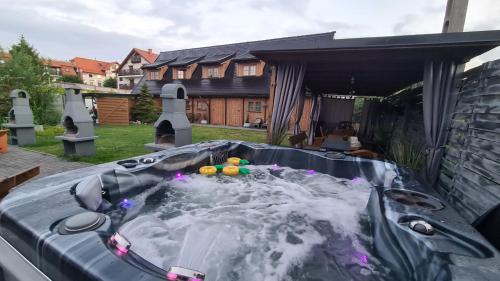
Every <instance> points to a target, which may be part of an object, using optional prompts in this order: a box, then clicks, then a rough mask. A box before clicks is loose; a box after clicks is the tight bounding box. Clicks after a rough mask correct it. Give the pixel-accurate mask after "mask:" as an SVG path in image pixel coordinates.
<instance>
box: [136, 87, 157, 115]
mask: <svg viewBox="0 0 500 281" xmlns="http://www.w3.org/2000/svg"><path fill="white" fill-rule="evenodd" d="M159 111H160V110H159V108H158V107H157V106H156V103H155V101H154V100H153V95H151V93H150V92H149V89H148V87H147V86H146V85H143V86H142V87H141V92H140V93H139V95H138V96H137V98H136V100H135V105H134V107H133V108H132V119H133V120H134V121H141V122H143V123H152V122H154V121H156V119H158V113H159Z"/></svg>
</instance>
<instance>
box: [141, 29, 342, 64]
mask: <svg viewBox="0 0 500 281" xmlns="http://www.w3.org/2000/svg"><path fill="white" fill-rule="evenodd" d="M334 35H335V32H327V33H319V34H311V35H303V36H293V37H285V38H277V39H268V40H260V41H251V42H243V43H234V44H226V45H217V46H210V47H202V48H193V49H184V50H176V51H166V52H161V53H160V55H159V56H158V58H157V59H156V61H155V63H161V62H166V61H172V62H170V63H168V65H183V64H184V65H185V64H186V63H185V62H186V61H187V60H189V59H192V58H195V57H197V58H205V57H206V58H209V57H212V56H216V55H219V54H233V55H234V59H235V60H238V59H244V60H248V59H257V58H256V57H255V56H254V55H252V54H251V53H250V51H252V50H259V49H265V48H275V47H278V46H282V47H283V46H287V45H289V44H298V45H304V44H306V43H308V44H312V45H313V46H314V45H317V44H320V42H324V41H332V40H333V36H334ZM201 61H203V60H200V62H201ZM148 67H150V65H146V66H145V68H148Z"/></svg>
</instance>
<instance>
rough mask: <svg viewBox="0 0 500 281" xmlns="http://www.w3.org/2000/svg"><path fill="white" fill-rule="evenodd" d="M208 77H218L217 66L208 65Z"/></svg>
mask: <svg viewBox="0 0 500 281" xmlns="http://www.w3.org/2000/svg"><path fill="white" fill-rule="evenodd" d="M207 74H208V78H218V77H219V68H218V67H216V66H212V67H209V68H208V70H207Z"/></svg>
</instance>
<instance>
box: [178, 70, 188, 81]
mask: <svg viewBox="0 0 500 281" xmlns="http://www.w3.org/2000/svg"><path fill="white" fill-rule="evenodd" d="M185 77H186V70H185V69H178V70H177V79H184V78H185Z"/></svg>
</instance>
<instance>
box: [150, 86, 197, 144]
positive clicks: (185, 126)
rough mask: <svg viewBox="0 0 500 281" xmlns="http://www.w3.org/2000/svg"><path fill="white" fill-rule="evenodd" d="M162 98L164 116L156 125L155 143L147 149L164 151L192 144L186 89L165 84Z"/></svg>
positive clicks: (161, 116) (162, 89)
mask: <svg viewBox="0 0 500 281" xmlns="http://www.w3.org/2000/svg"><path fill="white" fill-rule="evenodd" d="M160 96H161V98H162V114H161V115H160V117H159V118H158V120H157V121H156V123H155V124H154V127H155V143H154V144H152V143H150V144H146V145H145V146H146V148H149V149H152V150H163V149H167V148H170V147H173V146H176V147H178V146H183V145H188V144H191V142H192V138H191V124H190V123H189V120H188V118H187V115H186V100H187V99H188V97H187V91H186V88H185V87H184V86H183V85H182V84H165V85H164V86H163V87H162V88H161V95H160Z"/></svg>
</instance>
